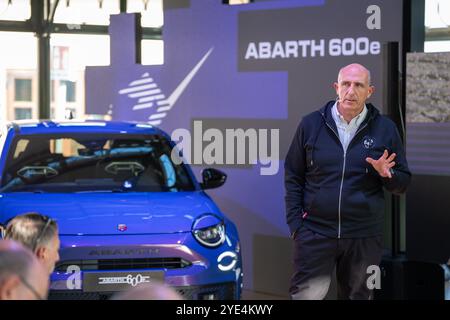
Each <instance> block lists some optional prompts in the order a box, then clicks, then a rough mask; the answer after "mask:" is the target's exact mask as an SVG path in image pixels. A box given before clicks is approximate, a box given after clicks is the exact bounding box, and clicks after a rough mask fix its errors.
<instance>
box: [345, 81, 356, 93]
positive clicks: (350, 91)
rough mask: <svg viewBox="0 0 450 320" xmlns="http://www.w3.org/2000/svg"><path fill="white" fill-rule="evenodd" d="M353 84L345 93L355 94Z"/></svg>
mask: <svg viewBox="0 0 450 320" xmlns="http://www.w3.org/2000/svg"><path fill="white" fill-rule="evenodd" d="M355 89H356V87H355V84H353V83H352V84H350V86H349V87H348V90H347V93H354V92H355Z"/></svg>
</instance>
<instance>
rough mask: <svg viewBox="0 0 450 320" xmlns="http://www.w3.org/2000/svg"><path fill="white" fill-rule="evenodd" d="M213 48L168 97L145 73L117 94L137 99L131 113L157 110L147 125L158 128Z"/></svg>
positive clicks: (149, 118) (211, 49)
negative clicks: (151, 109) (150, 109)
mask: <svg viewBox="0 0 450 320" xmlns="http://www.w3.org/2000/svg"><path fill="white" fill-rule="evenodd" d="M213 49H214V47H212V48H210V49H209V50H208V52H206V54H205V55H204V56H203V57H202V58H201V59H200V61H199V62H198V63H197V64H196V65H195V67H194V68H193V69H192V70H191V71H190V72H189V73H188V74H187V76H186V77H185V78H184V79H183V80H182V81H181V82H180V83H179V84H178V86H177V87H176V88H175V90H174V91H173V92H172V93H171V94H170V96H169V97H166V95H165V94H164V93H163V92H162V91H161V88H159V86H158V84H157V83H156V82H154V81H153V78H150V75H149V74H148V73H147V72H146V73H144V74H143V75H142V77H141V78H140V79H137V80H134V81H132V82H131V83H129V84H128V87H127V88H124V89H121V90H119V94H126V95H127V96H128V97H129V98H132V99H138V100H137V104H135V105H134V106H133V111H137V110H142V109H149V108H157V109H156V110H155V111H154V112H153V113H152V114H151V115H150V116H149V117H148V120H149V121H148V123H149V124H151V125H152V126H158V125H160V124H161V123H162V121H163V119H164V118H165V117H166V116H167V113H168V112H169V111H170V110H171V109H172V107H173V106H174V105H175V103H176V102H177V100H178V98H180V96H181V94H182V93H183V92H184V91H185V90H186V88H187V87H188V85H189V83H190V82H191V81H192V79H193V78H194V76H195V74H196V73H197V72H198V71H199V70H200V67H201V66H202V65H203V64H204V63H205V61H206V59H208V57H209V55H210V54H211V52H212V51H213Z"/></svg>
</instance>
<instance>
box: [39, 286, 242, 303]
mask: <svg viewBox="0 0 450 320" xmlns="http://www.w3.org/2000/svg"><path fill="white" fill-rule="evenodd" d="M174 289H175V290H176V291H177V292H178V293H180V294H181V295H182V296H183V298H185V299H186V300H198V299H200V298H201V296H202V295H205V294H214V295H215V296H216V299H217V300H234V299H236V284H235V283H234V282H227V283H217V284H211V285H202V286H186V287H174ZM113 294H114V293H111V292H82V291H79V290H62V291H60V290H51V291H50V293H49V297H48V299H49V300H107V299H110V298H111V296H112V295H113Z"/></svg>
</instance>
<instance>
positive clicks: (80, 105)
mask: <svg viewBox="0 0 450 320" xmlns="http://www.w3.org/2000/svg"><path fill="white" fill-rule="evenodd" d="M50 45H51V47H52V48H53V50H52V52H53V55H52V58H53V59H54V60H53V63H52V70H51V78H52V80H55V87H54V91H55V92H54V98H55V99H54V102H53V103H52V107H53V108H54V113H53V116H54V118H55V119H64V118H65V116H66V115H67V113H66V109H67V107H68V106H67V102H69V103H70V108H73V110H74V111H75V112H73V114H76V115H77V116H78V117H81V118H82V117H84V115H85V113H86V112H85V110H86V107H85V100H84V98H83V97H84V96H85V91H84V90H85V86H84V81H85V78H84V74H85V73H84V72H85V69H86V66H108V65H109V63H110V40H109V36H106V35H104V36H103V35H78V34H77V35H74V34H53V35H52V37H51V38H50ZM86 48H95V50H86ZM58 61H59V62H58Z"/></svg>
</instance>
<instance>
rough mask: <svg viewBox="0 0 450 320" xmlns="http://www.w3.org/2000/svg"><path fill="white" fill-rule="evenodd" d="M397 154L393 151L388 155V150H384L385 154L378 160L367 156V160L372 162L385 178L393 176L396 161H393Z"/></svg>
mask: <svg viewBox="0 0 450 320" xmlns="http://www.w3.org/2000/svg"><path fill="white" fill-rule="evenodd" d="M395 156H396V154H395V153H392V154H391V155H390V156H389V157H388V151H387V150H384V152H383V155H382V156H381V157H380V158H379V159H378V160H374V159H372V158H369V157H367V158H366V161H367V162H368V163H370V164H371V165H372V167H373V168H374V169H375V170H377V172H378V173H379V174H380V176H382V177H383V178H392V174H391V168H392V167H393V166H395V162H394V161H393V160H394V158H395Z"/></svg>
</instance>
